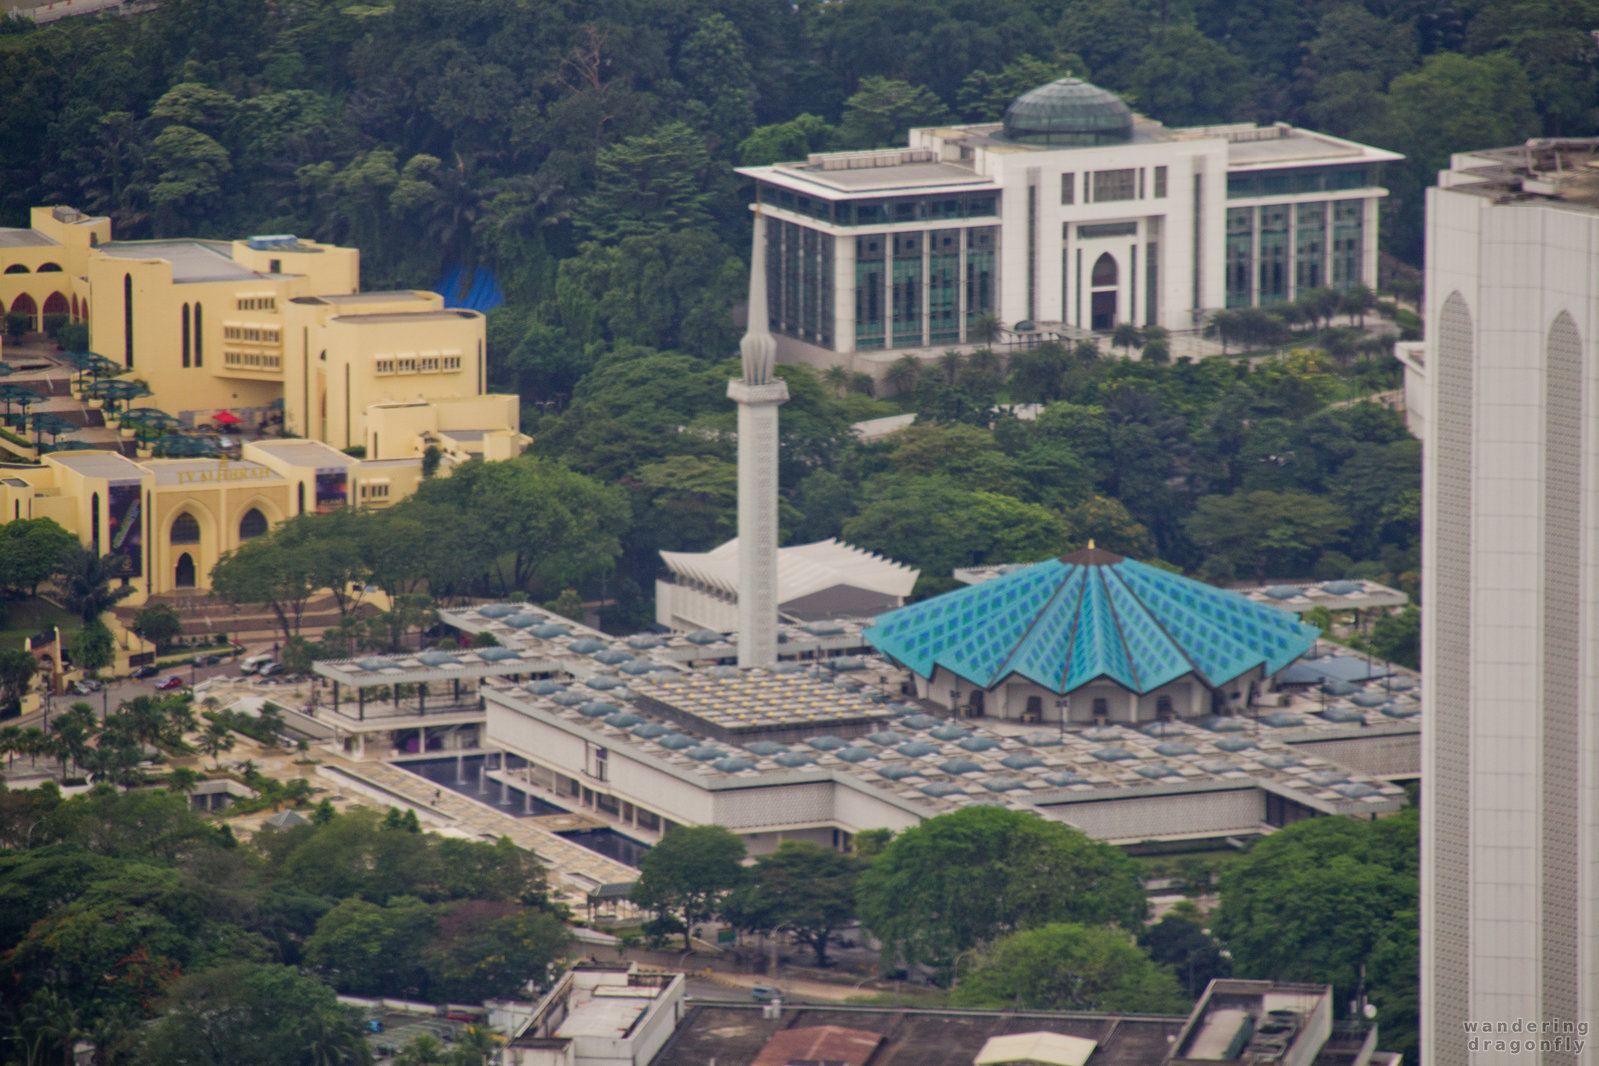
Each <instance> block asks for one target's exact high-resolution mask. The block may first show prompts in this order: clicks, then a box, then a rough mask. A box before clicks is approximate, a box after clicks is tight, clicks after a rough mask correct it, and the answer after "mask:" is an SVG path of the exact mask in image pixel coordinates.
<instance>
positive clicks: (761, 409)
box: [727, 214, 788, 667]
mask: <svg viewBox="0 0 1599 1066" xmlns="http://www.w3.org/2000/svg"><path fill="white" fill-rule="evenodd" d="M754 228H755V238H754V241H753V246H752V248H751V250H750V298H749V328H748V329H747V330H746V332H745V334H744V339H743V340H742V341H740V342H739V352H740V354H741V355H742V356H743V360H744V376H743V377H742V378H739V379H735V380H733V381H729V382H728V383H727V395H728V398H729V399H731V400H732V401H733V402H734V403H736V404H738V665H740V666H742V667H751V666H767V665H770V664H771V663H775V662H776V661H777V449H778V441H777V408H778V407H779V406H780V405H781V404H783V403H785V402H787V400H788V385H786V384H785V383H784V382H783V380H782V379H781V378H778V377H776V376H775V375H774V374H773V372H772V368H773V365H774V364H775V363H776V361H777V344H776V342H775V341H773V339H772V331H771V327H770V323H769V322H768V318H767V306H766V228H765V227H764V226H762V225H761V224H760V216H759V214H757V216H756V225H755V227H754Z"/></svg>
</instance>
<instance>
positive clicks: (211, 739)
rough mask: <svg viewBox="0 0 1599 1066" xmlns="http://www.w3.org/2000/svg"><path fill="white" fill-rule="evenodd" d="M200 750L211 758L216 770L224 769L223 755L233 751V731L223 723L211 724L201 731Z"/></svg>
mask: <svg viewBox="0 0 1599 1066" xmlns="http://www.w3.org/2000/svg"><path fill="white" fill-rule="evenodd" d="M200 750H201V751H203V752H205V753H206V754H207V755H209V756H211V758H212V759H213V760H215V762H216V768H217V769H218V770H220V769H221V768H222V759H221V756H222V753H223V752H225V751H232V750H233V731H232V730H231V729H229V728H228V727H227V726H225V725H223V724H222V723H221V722H211V723H209V724H208V725H207V726H206V727H205V728H204V729H203V730H201V731H200Z"/></svg>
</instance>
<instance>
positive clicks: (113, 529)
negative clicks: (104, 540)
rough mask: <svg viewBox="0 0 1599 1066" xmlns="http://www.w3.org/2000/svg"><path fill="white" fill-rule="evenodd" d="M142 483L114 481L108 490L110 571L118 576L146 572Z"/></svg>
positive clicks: (139, 575)
mask: <svg viewBox="0 0 1599 1066" xmlns="http://www.w3.org/2000/svg"><path fill="white" fill-rule="evenodd" d="M142 493H143V486H142V485H141V483H140V482H138V481H124V482H120V483H118V482H112V483H111V484H110V485H109V486H108V487H107V490H106V496H107V503H108V504H109V512H108V514H107V515H106V521H107V524H108V526H109V527H110V533H111V550H110V551H109V552H107V553H106V554H107V556H108V557H109V558H110V560H111V566H110V569H111V572H112V574H113V576H115V577H119V578H121V577H142V576H143V575H144V508H143V507H141V506H140V502H139V501H140V498H141V495H142Z"/></svg>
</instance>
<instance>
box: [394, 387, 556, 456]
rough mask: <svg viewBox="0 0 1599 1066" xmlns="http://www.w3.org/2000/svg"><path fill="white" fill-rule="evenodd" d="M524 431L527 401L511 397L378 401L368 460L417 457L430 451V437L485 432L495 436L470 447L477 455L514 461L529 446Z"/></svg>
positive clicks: (499, 395) (494, 395)
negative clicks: (524, 403)
mask: <svg viewBox="0 0 1599 1066" xmlns="http://www.w3.org/2000/svg"><path fill="white" fill-rule="evenodd" d="M520 428H521V399H520V398H519V397H517V396H514V395H510V394H507V393H489V394H487V395H484V396H447V397H440V398H438V399H434V400H431V401H415V402H411V403H405V402H396V401H390V402H386V403H377V404H373V405H371V406H370V407H368V408H367V409H366V429H367V434H366V440H365V444H366V454H367V458H368V459H406V458H411V457H413V456H419V455H421V454H422V453H423V452H424V451H426V449H427V443H426V441H425V440H424V439H423V437H424V435H428V434H431V435H433V436H438V435H440V434H448V433H449V431H450V430H463V429H483V430H490V431H493V432H491V433H490V435H489V436H487V437H485V438H484V440H483V442H482V443H481V444H480V445H478V446H477V447H476V448H473V449H469V451H470V452H471V454H481V455H482V456H483V458H485V459H509V458H511V457H512V456H514V455H520V454H521V452H522V448H523V447H525V446H526V443H527V439H526V438H525V437H523V436H522V435H521V433H520ZM443 443H444V442H442V441H441V445H442V444H443ZM464 457H465V456H464V455H462V456H457V458H464Z"/></svg>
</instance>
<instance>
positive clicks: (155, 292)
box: [0, 207, 527, 459]
mask: <svg viewBox="0 0 1599 1066" xmlns="http://www.w3.org/2000/svg"><path fill="white" fill-rule="evenodd" d="M359 289H360V252H359V251H358V250H356V249H354V248H340V247H336V246H334V245H327V244H319V243H317V242H315V241H308V240H301V239H298V238H296V237H293V236H288V235H280V236H264V237H251V238H248V239H247V240H236V241H231V242H230V241H208V240H191V239H168V240H151V241H117V240H113V239H112V235H111V222H110V220H109V219H105V218H92V217H89V216H87V215H84V214H82V213H81V212H79V211H76V210H74V209H73V208H70V207H37V208H34V209H33V211H32V214H31V218H30V225H29V227H28V228H27V229H0V308H3V309H5V310H7V311H13V312H20V313H23V314H26V315H29V316H30V317H31V318H32V320H33V326H34V328H35V329H37V328H41V327H42V325H43V320H44V318H45V316H48V315H63V316H66V317H67V318H68V319H70V320H71V321H84V322H87V323H88V325H89V331H90V336H91V344H92V347H93V348H94V350H95V351H97V352H99V353H101V354H102V355H105V356H106V357H108V358H110V359H113V360H115V361H117V362H119V363H121V364H122V365H123V367H124V368H125V370H126V372H125V375H124V376H126V377H129V378H134V379H137V380H139V381H142V382H143V383H144V384H145V385H146V386H147V387H148V388H149V389H150V391H151V393H152V395H151V397H150V398H149V399H148V400H146V401H144V403H145V404H146V405H148V406H151V407H156V408H159V409H161V410H164V411H166V412H168V413H170V414H173V415H176V416H177V417H178V418H180V419H182V420H183V421H184V422H186V423H188V424H190V425H193V426H201V425H206V424H209V423H211V421H212V419H213V418H215V416H216V415H217V414H218V413H220V412H223V411H226V412H229V413H230V414H231V415H233V416H235V417H237V418H239V419H240V420H242V421H243V423H244V424H245V425H246V426H255V425H259V424H263V423H265V422H266V421H268V420H269V418H270V416H271V413H272V410H273V408H274V406H275V405H276V404H278V403H280V402H281V405H282V409H283V424H284V429H285V430H286V431H287V432H289V433H293V434H296V435H299V436H303V437H307V438H311V439H315V440H320V441H323V442H325V443H327V444H331V445H333V446H334V447H335V448H349V447H352V446H365V447H366V448H367V449H368V452H367V455H368V457H369V458H373V459H388V458H410V457H414V456H417V455H420V454H421V453H422V451H423V450H425V448H426V447H427V445H428V444H430V443H435V444H439V445H440V446H441V447H442V448H443V449H444V450H445V451H446V453H447V454H451V455H454V454H491V455H492V454H495V453H504V454H515V453H516V452H518V451H520V450H521V447H522V446H523V445H525V444H526V443H527V439H526V438H525V437H523V436H522V435H521V433H520V418H519V416H520V405H519V402H518V400H517V398H516V397H514V396H490V395H486V394H485V383H486V368H485V365H484V336H485V331H484V318H483V315H482V314H480V313H479V312H477V311H468V310H462V309H459V308H447V307H445V305H444V298H443V297H442V296H440V295H438V294H437V293H431V292H423V291H418V290H402V291H398V292H370V293H363V292H360V291H359ZM430 405H439V407H440V410H439V411H436V412H432V413H421V412H417V411H416V410H415V408H417V407H426V406H430ZM399 410H406V411H408V412H409V413H407V414H404V415H397V414H396V412H397V411H399ZM428 434H432V436H431V437H429V436H428ZM451 434H453V436H452V435H451Z"/></svg>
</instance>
